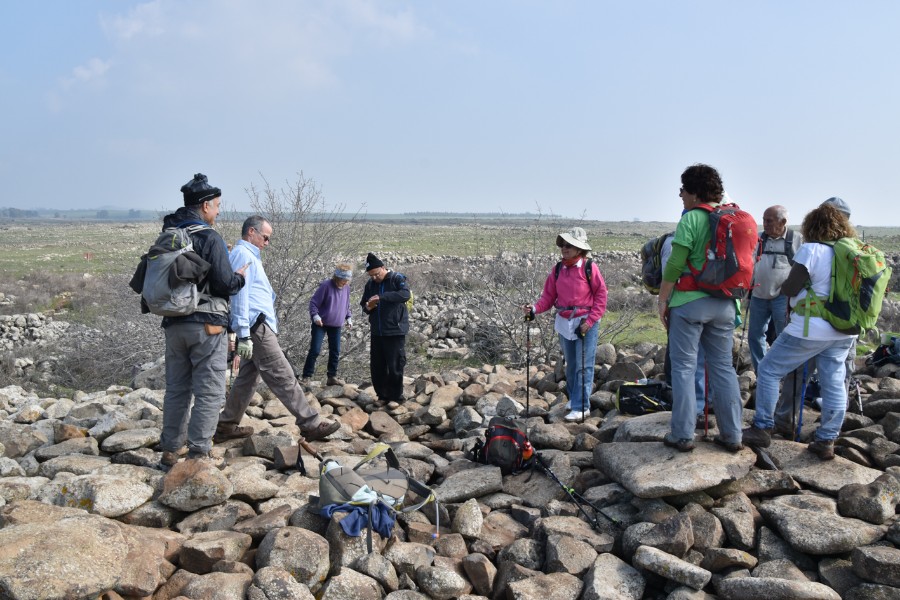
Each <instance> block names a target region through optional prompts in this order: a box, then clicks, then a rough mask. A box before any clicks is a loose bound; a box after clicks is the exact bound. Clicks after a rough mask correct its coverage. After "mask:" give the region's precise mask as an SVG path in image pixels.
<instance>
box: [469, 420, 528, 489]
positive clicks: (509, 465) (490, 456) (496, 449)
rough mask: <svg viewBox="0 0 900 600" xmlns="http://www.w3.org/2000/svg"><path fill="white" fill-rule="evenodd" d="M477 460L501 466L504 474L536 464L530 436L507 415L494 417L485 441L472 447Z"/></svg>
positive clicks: (485, 435)
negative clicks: (529, 439)
mask: <svg viewBox="0 0 900 600" xmlns="http://www.w3.org/2000/svg"><path fill="white" fill-rule="evenodd" d="M472 454H473V456H474V459H475V462H480V463H483V464H486V465H495V466H498V467H500V472H501V473H503V474H504V475H509V474H510V473H518V472H519V471H524V470H525V469H530V468H531V466H532V465H533V464H534V448H533V447H532V445H531V442H529V441H528V436H527V435H525V432H524V431H522V429H521V428H520V427H519V426H518V424H516V422H515V421H513V420H511V419H507V418H506V417H493V418H492V419H491V420H490V422H489V423H488V429H487V431H486V432H485V434H484V441H483V442H482V441H481V440H479V441H478V442H477V443H476V444H475V447H474V448H473V449H472Z"/></svg>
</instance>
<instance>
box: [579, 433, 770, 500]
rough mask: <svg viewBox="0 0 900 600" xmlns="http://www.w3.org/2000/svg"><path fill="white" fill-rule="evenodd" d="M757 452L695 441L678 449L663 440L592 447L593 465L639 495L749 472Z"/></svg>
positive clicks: (668, 492) (703, 485)
mask: <svg viewBox="0 0 900 600" xmlns="http://www.w3.org/2000/svg"><path fill="white" fill-rule="evenodd" d="M754 462H756V455H755V454H754V453H753V451H752V450H750V449H749V448H745V449H743V450H741V451H740V452H737V453H735V454H732V453H730V452H727V451H725V450H723V449H722V448H720V447H718V446H716V445H714V444H709V443H703V442H697V447H696V448H695V449H694V451H693V452H678V451H677V450H675V449H673V448H668V447H666V446H664V445H663V443H662V442H613V443H609V444H600V445H599V446H597V447H596V448H594V466H596V467H597V468H598V469H600V470H602V471H603V472H604V473H606V474H607V475H608V476H609V477H610V478H612V479H613V480H614V481H616V482H617V483H619V484H621V485H622V486H623V487H624V488H626V489H627V490H628V491H629V492H631V493H632V494H634V495H635V496H638V497H639V498H663V497H665V496H674V495H676V494H687V493H689V492H698V491H702V490H705V489H708V488H711V487H713V486H715V485H719V484H720V483H723V482H726V481H733V480H735V479H740V478H741V477H744V476H745V475H746V474H747V473H749V472H750V467H751V466H752V465H753V463H754Z"/></svg>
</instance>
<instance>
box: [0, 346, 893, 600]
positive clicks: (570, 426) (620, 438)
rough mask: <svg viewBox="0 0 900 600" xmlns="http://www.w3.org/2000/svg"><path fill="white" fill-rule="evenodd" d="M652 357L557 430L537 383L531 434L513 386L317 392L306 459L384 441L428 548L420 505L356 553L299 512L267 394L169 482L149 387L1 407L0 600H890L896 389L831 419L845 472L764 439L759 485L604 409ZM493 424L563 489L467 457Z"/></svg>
mask: <svg viewBox="0 0 900 600" xmlns="http://www.w3.org/2000/svg"><path fill="white" fill-rule="evenodd" d="M658 351H659V349H658V348H643V349H642V351H640V352H630V351H625V350H622V351H616V349H615V348H611V347H604V348H602V349H601V352H599V353H598V354H599V355H601V356H602V357H603V358H602V360H603V361H604V365H603V371H604V377H605V378H606V379H604V380H603V382H602V385H601V386H600V387H599V389H598V390H597V391H596V392H595V393H594V394H593V395H592V397H591V406H592V409H593V410H592V412H591V414H590V416H589V417H588V418H587V419H586V420H585V422H584V423H565V422H564V421H563V420H562V416H563V415H564V414H565V413H566V412H567V411H566V409H565V408H564V404H565V397H564V396H563V395H562V394H560V393H559V391H558V390H559V389H560V388H561V387H564V382H561V381H558V380H557V376H556V374H555V373H556V369H555V368H554V367H553V366H541V367H537V368H533V369H532V372H531V373H529V374H528V375H529V381H530V382H531V383H532V390H531V392H530V394H529V396H528V415H527V418H526V415H525V411H526V406H525V373H524V372H522V371H512V370H507V369H505V368H503V367H501V366H485V367H483V368H481V369H474V368H467V369H462V370H454V371H446V372H442V373H436V372H433V373H425V374H423V375H420V376H418V377H415V378H408V380H407V386H406V387H407V389H406V393H407V398H408V400H407V401H406V402H405V403H403V404H389V405H387V406H381V405H380V404H379V403H377V402H375V401H374V397H373V393H372V390H371V388H362V389H361V388H359V387H358V386H355V385H350V384H347V385H343V386H327V387H322V386H319V385H314V386H313V387H312V388H311V390H310V392H311V396H313V397H314V398H315V402H316V403H318V404H319V405H320V407H321V408H322V411H323V412H324V413H332V414H334V415H335V416H336V417H337V418H338V419H339V420H340V422H341V423H342V427H341V430H339V431H338V432H336V433H335V434H333V435H332V436H331V438H330V439H328V440H324V441H322V442H317V443H316V444H315V445H316V446H317V449H318V451H319V452H320V453H321V454H324V455H327V456H335V457H339V458H340V459H341V461H342V462H344V463H345V464H348V465H352V464H354V462H355V461H358V460H359V459H360V458H361V457H362V456H363V455H364V454H365V453H366V452H367V451H368V450H369V449H370V448H371V447H372V446H373V444H374V443H375V442H376V441H384V442H387V443H389V444H390V445H391V446H392V447H393V448H394V450H395V452H396V454H397V455H398V456H399V457H400V460H401V464H402V466H403V467H404V468H405V469H406V470H407V471H408V472H409V473H411V474H412V475H413V476H414V477H415V478H416V479H418V480H420V481H423V482H426V483H428V484H429V485H430V486H431V487H432V488H433V489H434V490H435V492H436V494H437V496H438V498H439V499H440V505H439V511H438V513H437V517H439V528H440V535H439V536H438V537H436V538H435V537H434V536H433V533H434V531H435V527H436V525H437V524H438V523H437V522H436V521H438V519H437V518H436V515H435V511H434V509H433V505H429V507H426V509H423V510H422V511H421V512H414V513H410V514H409V515H405V516H403V517H401V518H400V519H399V520H398V522H397V525H396V526H395V527H394V530H393V534H392V535H391V536H390V538H388V539H382V538H381V537H380V536H378V534H377V533H373V544H374V551H373V552H372V553H369V552H368V550H367V548H366V537H365V535H363V536H362V537H351V536H348V535H347V534H346V533H344V531H343V529H342V528H341V527H340V521H341V519H342V518H345V515H344V513H336V514H335V516H333V517H332V518H331V519H325V518H323V517H321V516H319V515H318V514H317V513H316V512H315V511H314V508H313V507H314V506H315V501H314V499H313V497H314V496H315V495H316V494H317V493H318V482H317V467H318V464H317V461H316V460H315V459H314V458H312V457H310V456H308V455H307V454H306V453H305V452H304V453H303V454H302V460H303V464H304V465H305V466H306V469H307V472H308V473H309V475H308V476H304V475H302V474H301V473H300V472H298V471H297V470H296V468H295V467H296V464H295V463H293V462H291V461H289V460H287V459H286V456H289V455H290V452H289V451H288V450H287V448H288V447H289V446H291V444H293V443H294V442H295V441H296V440H297V436H298V435H299V431H298V429H297V427H296V426H295V425H294V424H293V422H292V421H293V419H292V418H291V417H290V415H289V414H288V413H287V411H286V410H285V409H284V407H283V406H282V405H281V404H280V403H279V402H278V401H277V399H275V398H273V397H271V395H270V393H269V392H268V391H264V392H263V393H262V394H261V395H260V394H257V396H256V397H255V398H254V402H253V404H252V405H251V407H250V409H249V410H248V414H247V417H245V419H244V422H243V424H249V425H251V426H252V427H253V429H254V431H255V433H254V434H253V435H252V436H250V437H249V438H247V439H245V440H231V441H229V442H227V443H225V444H222V445H217V446H216V447H214V449H213V453H212V458H211V459H210V460H201V461H196V460H190V461H188V460H184V461H182V462H180V463H178V464H177V465H175V466H174V467H173V468H172V469H171V470H170V471H168V472H164V471H163V470H161V468H160V464H159V460H160V458H161V453H160V452H157V451H155V450H154V447H155V446H156V444H157V443H158V441H159V435H160V426H161V408H162V398H163V392H162V391H160V390H150V389H147V388H141V389H130V388H122V387H113V388H110V389H107V390H105V391H102V392H96V393H84V392H77V393H75V394H74V395H73V396H72V397H71V398H40V397H37V396H34V395H31V394H29V393H27V392H25V391H23V390H22V389H20V388H17V387H7V388H4V389H0V417H2V420H0V453H2V457H0V506H2V508H0V527H2V528H0V590H2V593H0V595H2V596H3V597H4V598H14V599H38V598H40V599H47V598H95V597H102V598H106V599H115V598H134V599H137V598H153V599H154V600H169V599H172V600H174V599H175V598H182V599H183V598H192V599H193V598H195V599H198V600H199V599H204V600H207V599H226V598H227V599H235V598H250V599H253V600H257V599H258V600H264V599H269V600H275V599H276V598H301V599H302V598H319V599H325V600H332V599H335V600H336V599H346V598H361V599H368V598H371V599H380V598H388V599H390V600H413V599H425V598H438V599H450V598H459V599H466V600H473V599H476V598H479V599H481V598H514V599H519V600H527V599H535V600H537V599H540V600H548V599H563V598H571V599H584V600H596V599H601V598H609V599H612V598H616V599H619V598H622V599H624V598H635V599H637V598H669V599H672V600H679V599H700V598H714V597H719V598H727V599H733V600H741V599H748V600H749V599H758V598H773V599H774V598H811V599H812V598H815V599H830V598H851V599H863V598H865V599H872V598H875V599H878V598H900V521H898V518H897V513H896V509H897V504H898V501H900V380H897V379H896V378H895V376H896V375H897V373H896V371H890V370H881V371H879V372H877V373H876V372H868V373H864V374H860V378H861V379H862V386H863V393H864V401H863V406H864V409H863V413H862V414H848V416H847V420H846V422H845V426H844V432H843V435H842V436H841V438H840V440H839V448H840V454H841V456H839V457H838V458H836V459H835V460H834V461H831V462H820V461H819V460H818V458H817V457H815V456H814V455H813V454H811V453H809V452H808V451H806V449H805V445H804V444H801V443H796V442H792V441H787V440H776V441H774V442H773V445H772V446H771V447H770V448H769V449H768V454H769V457H770V458H771V461H772V462H774V464H775V465H777V467H778V469H777V470H766V469H764V468H760V466H758V465H762V464H763V463H761V462H760V461H759V460H758V458H757V456H756V455H755V454H754V452H753V451H752V450H750V449H745V450H742V451H740V452H737V453H735V454H731V453H728V452H726V451H725V450H723V449H721V448H719V447H718V446H715V445H713V444H712V443H702V442H701V443H698V444H697V449H696V450H695V451H694V452H692V453H687V454H685V453H679V452H676V451H674V450H671V449H669V448H667V447H665V446H664V445H663V444H662V443H661V439H662V436H663V435H664V433H665V432H666V431H667V428H668V414H655V415H645V416H642V417H630V416H626V415H621V414H618V413H617V411H616V410H615V394H614V391H613V390H614V388H615V387H616V385H617V384H618V383H621V381H622V379H627V378H630V375H632V374H634V373H637V372H641V373H643V372H644V370H643V369H644V368H646V369H648V370H649V371H653V370H654V369H656V368H658V367H657V366H656V364H655V363H654V362H653V360H652V358H648V357H652V356H654V355H655V354H656V353H658ZM647 361H650V362H649V363H648V362H647ZM626 365H627V366H626ZM617 374H620V375H621V374H627V375H628V376H629V377H620V378H619V379H618V380H615V379H612V378H611V377H614V376H618V375H617ZM748 395H749V393H748ZM745 413H746V414H745V420H747V421H749V418H750V416H751V415H752V412H751V411H749V410H747V411H745ZM494 415H506V416H516V417H519V418H521V419H523V420H524V421H525V422H526V423H527V426H528V431H529V437H530V439H531V441H532V443H533V444H534V446H535V447H536V448H537V450H538V452H539V454H540V455H541V457H542V461H543V463H545V464H546V465H547V467H548V469H549V471H550V473H552V474H553V476H555V478H557V479H558V480H559V482H557V481H556V480H555V479H554V477H551V476H549V475H548V474H547V473H546V472H545V471H544V470H542V469H533V470H530V471H526V472H524V473H519V474H513V475H507V476H503V475H502V474H501V473H500V470H499V468H497V467H493V466H485V465H479V464H477V463H474V462H472V461H471V460H469V458H468V455H467V452H468V451H469V450H470V449H471V447H472V446H473V445H474V443H475V442H476V441H477V440H478V439H479V438H480V437H482V436H483V433H484V428H485V426H486V424H487V421H488V420H489V419H490V418H491V417H492V416H494ZM815 418H816V414H815V412H814V411H813V410H812V409H809V410H808V411H807V412H806V413H805V416H804V420H805V421H806V422H808V423H812V422H814V420H815ZM714 433H715V432H714V430H712V431H711V432H710V437H711V436H712V435H713V434H714ZM701 434H702V432H701ZM567 489H569V490H571V491H573V492H575V493H576V494H577V495H580V496H581V497H582V498H583V499H584V501H586V502H588V503H589V505H588V504H582V505H578V504H576V503H574V502H572V496H570V495H569V493H568V492H567V491H566V490H567ZM576 497H577V496H576ZM594 509H597V510H596V512H595V510H594Z"/></svg>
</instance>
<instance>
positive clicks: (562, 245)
mask: <svg viewBox="0 0 900 600" xmlns="http://www.w3.org/2000/svg"><path fill="white" fill-rule="evenodd" d="M559 247H560V249H562V250H571V249H573V248H575V246H573V245H572V244H566V243H562V244H560V246H559Z"/></svg>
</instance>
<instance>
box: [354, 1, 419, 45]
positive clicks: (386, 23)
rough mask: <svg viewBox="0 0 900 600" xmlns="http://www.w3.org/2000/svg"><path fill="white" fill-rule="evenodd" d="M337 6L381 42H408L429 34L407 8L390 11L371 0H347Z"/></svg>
mask: <svg viewBox="0 0 900 600" xmlns="http://www.w3.org/2000/svg"><path fill="white" fill-rule="evenodd" d="M339 6H341V7H343V8H344V10H345V11H346V14H347V16H348V17H349V18H350V20H351V21H352V22H353V23H355V24H357V25H359V26H361V28H362V29H363V30H364V31H366V32H368V33H370V34H371V35H373V36H374V37H375V38H376V39H377V40H378V41H379V42H381V43H388V44H390V43H409V42H414V41H416V40H418V39H422V38H427V37H430V36H431V31H430V30H429V29H428V28H427V27H425V26H424V25H423V24H422V23H420V22H419V21H418V20H417V19H416V17H415V15H414V14H413V12H412V10H409V9H405V10H397V11H394V12H390V11H386V10H383V9H382V5H380V4H379V3H377V2H373V1H371V0H349V1H346V2H342V3H339Z"/></svg>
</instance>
